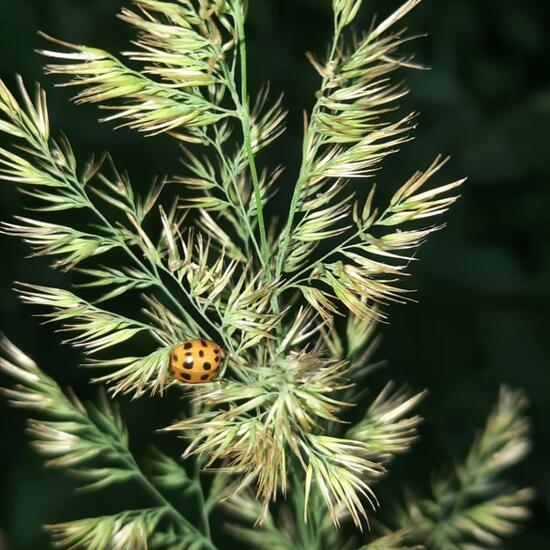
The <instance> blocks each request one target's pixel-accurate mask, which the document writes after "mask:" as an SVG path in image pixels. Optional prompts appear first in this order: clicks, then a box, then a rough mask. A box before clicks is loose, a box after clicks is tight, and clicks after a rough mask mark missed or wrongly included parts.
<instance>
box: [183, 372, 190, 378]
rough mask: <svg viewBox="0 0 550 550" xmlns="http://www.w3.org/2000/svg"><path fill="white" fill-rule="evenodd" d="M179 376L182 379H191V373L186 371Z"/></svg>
mask: <svg viewBox="0 0 550 550" xmlns="http://www.w3.org/2000/svg"><path fill="white" fill-rule="evenodd" d="M181 377H182V378H183V379H184V380H191V375H190V374H187V373H186V372H184V373H183V374H182V375H181Z"/></svg>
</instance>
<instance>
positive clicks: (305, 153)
mask: <svg viewBox="0 0 550 550" xmlns="http://www.w3.org/2000/svg"><path fill="white" fill-rule="evenodd" d="M341 31H342V29H341V27H340V25H339V24H338V22H337V19H336V17H335V18H334V36H333V38H332V45H331V50H330V54H329V58H328V59H329V60H328V63H327V66H328V67H330V66H331V65H333V64H334V62H335V57H336V52H337V48H338V41H339V39H340V33H341ZM329 79H330V76H325V77H324V78H323V81H322V83H321V89H320V92H321V94H322V93H323V92H324V90H325V88H326V86H327V84H328V82H329ZM320 109H321V103H320V101H317V102H316V103H315V105H314V107H313V111H312V113H311V117H310V121H309V124H308V127H307V129H306V135H305V136H304V142H303V147H302V163H301V166H300V172H299V174H298V180H297V182H296V186H295V187H294V192H293V193H292V199H291V202H290V208H289V211H288V218H287V222H286V225H285V228H284V230H283V236H282V238H281V241H280V245H279V250H278V253H277V259H276V265H275V277H279V276H280V275H281V273H282V271H283V268H284V262H285V259H286V253H287V250H288V246H289V244H290V238H291V236H292V230H293V225H294V218H295V217H296V214H297V210H298V204H299V202H300V197H301V194H302V188H303V186H304V184H305V182H306V181H307V179H308V177H309V170H310V166H309V164H308V159H309V158H311V152H310V148H311V146H312V142H313V138H314V135H315V131H316V129H315V118H316V116H317V115H318V113H319V111H320Z"/></svg>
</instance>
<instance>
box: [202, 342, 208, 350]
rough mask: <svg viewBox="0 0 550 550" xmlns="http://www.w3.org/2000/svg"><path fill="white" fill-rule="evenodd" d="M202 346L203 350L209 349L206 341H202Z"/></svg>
mask: <svg viewBox="0 0 550 550" xmlns="http://www.w3.org/2000/svg"><path fill="white" fill-rule="evenodd" d="M201 344H202V347H203V348H206V347H208V344H207V343H206V342H205V341H204V340H201Z"/></svg>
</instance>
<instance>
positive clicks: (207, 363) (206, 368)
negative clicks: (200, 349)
mask: <svg viewBox="0 0 550 550" xmlns="http://www.w3.org/2000/svg"><path fill="white" fill-rule="evenodd" d="M202 368H203V369H204V370H210V369H211V368H212V365H211V364H210V363H209V362H208V361H206V362H205V363H204V364H203V366H202Z"/></svg>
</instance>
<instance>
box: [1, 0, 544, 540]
mask: <svg viewBox="0 0 550 550" xmlns="http://www.w3.org/2000/svg"><path fill="white" fill-rule="evenodd" d="M122 4H123V2H121V1H120V0H86V1H85V0H49V1H47V2H45V1H44V0H18V1H17V2H12V3H10V4H9V7H8V6H5V7H4V9H3V10H2V11H1V13H0V77H1V78H4V79H5V80H6V81H7V82H8V83H9V84H13V74H14V73H16V72H17V73H21V74H22V75H23V76H24V77H25V79H26V81H27V82H31V81H32V80H36V79H40V80H41V81H43V82H44V83H45V84H46V87H47V88H50V89H51V88H52V85H53V82H52V80H46V78H45V77H44V76H43V74H42V72H41V63H42V60H41V59H40V58H39V56H38V55H36V54H34V53H33V50H35V49H36V48H39V47H41V46H43V45H44V43H43V41H42V40H41V39H40V38H39V37H38V36H37V34H36V31H37V30H38V29H41V30H44V31H45V32H48V33H49V34H52V35H55V36H59V37H62V38H64V39H67V40H69V41H74V42H77V43H87V44H96V45H98V46H100V47H103V48H105V49H108V50H115V51H116V50H118V49H121V48H123V47H124V45H125V42H126V41H127V39H128V38H129V36H127V32H128V31H127V29H126V28H125V26H124V25H123V24H122V23H121V22H120V21H118V20H117V19H115V18H114V14H115V13H116V12H117V11H118V10H119V8H120V7H121V5H122ZM397 4H398V2H397V1H394V0H369V2H368V6H370V9H367V10H365V11H366V12H367V13H366V14H365V15H366V17H369V18H370V16H372V14H373V13H377V12H379V13H380V14H381V15H383V14H384V13H385V12H386V11H389V9H391V8H395V7H396V6H397ZM329 15H330V5H329V2H328V1H327V2H322V1H320V0H254V1H252V2H251V14H250V22H249V27H250V29H249V39H250V57H251V59H250V63H251V68H250V74H251V75H252V79H253V82H255V83H257V84H259V83H261V82H262V81H263V80H270V81H271V83H272V89H273V91H274V92H278V91H284V92H285V94H286V97H285V103H286V105H287V106H288V107H289V108H290V115H289V119H288V120H289V131H288V132H287V133H286V134H285V137H284V138H283V139H282V140H280V142H279V143H278V144H276V145H275V146H274V147H273V148H272V149H271V152H270V153H269V155H270V158H269V159H266V160H269V161H270V163H271V164H275V163H276V162H277V161H281V160H282V161H284V162H285V163H286V164H288V165H290V166H294V167H296V170H297V166H298V163H297V160H298V158H299V154H300V139H301V134H302V120H301V112H302V110H303V109H304V108H309V107H310V106H311V104H312V101H313V97H312V94H313V91H314V90H315V86H316V83H317V76H316V73H315V72H314V70H313V69H311V68H310V67H309V65H308V62H307V61H306V59H305V57H304V56H303V53H304V52H306V51H313V52H316V53H320V54H322V53H324V52H323V49H322V48H323V47H324V46H323V45H324V44H326V41H327V38H328V36H329V34H330V32H329V28H330V23H331V22H330V17H329ZM364 22H365V21H363V22H358V26H359V25H361V23H364ZM409 28H410V30H411V31H412V32H413V33H424V32H428V33H429V36H428V37H427V38H425V39H423V40H421V41H420V42H418V43H417V44H415V46H414V48H415V51H416V52H418V55H417V58H418V60H420V61H421V62H423V63H425V64H426V65H428V66H431V67H432V70H431V71H429V72H419V73H414V74H412V75H409V78H408V81H409V84H410V88H411V89H412V93H411V95H410V97H409V98H408V100H407V105H406V107H405V109H404V110H406V109H407V108H411V109H413V110H415V111H420V112H421V117H420V128H419V131H418V133H417V139H416V140H415V141H414V142H412V143H410V144H407V145H406V146H405V147H404V148H403V150H402V153H401V154H400V155H399V156H398V157H396V158H394V159H389V160H388V162H387V164H386V165H385V167H384V170H383V173H382V174H381V175H380V177H379V178H378V180H379V184H380V186H381V187H384V185H386V186H387V188H388V190H390V189H394V188H395V187H394V184H393V183H392V182H395V181H402V180H403V178H404V177H405V176H407V175H408V174H409V173H410V172H412V170H413V169H414V168H415V167H417V166H419V165H424V164H427V163H428V162H429V161H430V160H431V157H432V153H433V152H434V151H441V152H442V153H444V154H447V153H450V154H452V156H453V160H452V162H451V163H449V165H448V166H447V167H446V174H445V176H448V178H447V179H449V178H457V177H460V176H462V175H467V176H469V178H470V179H469V181H468V183H467V184H466V186H465V188H464V191H463V198H462V199H461V201H460V202H459V204H458V206H457V207H456V208H454V209H453V212H452V213H451V214H450V216H449V217H448V227H447V229H446V230H445V231H444V232H442V233H440V234H438V235H437V236H436V237H435V238H433V239H432V240H431V243H430V244H429V245H427V246H426V247H425V248H423V249H422V251H421V256H422V260H423V261H422V262H420V263H419V264H418V265H417V266H415V267H414V268H413V273H414V274H413V279H414V281H412V282H411V287H414V288H418V289H420V290H419V292H418V293H417V295H416V299H418V300H419V303H418V304H413V305H410V306H409V307H402V306H396V307H393V309H392V311H391V312H390V319H391V323H390V324H388V325H387V326H385V327H383V329H382V333H383V335H384V343H383V349H382V350H381V353H380V356H381V357H387V358H388V359H389V367H388V369H391V375H392V377H394V378H395V379H396V380H397V381H398V382H401V381H403V380H408V381H410V382H411V384H413V386H414V387H415V388H417V389H421V388H424V387H427V388H428V389H429V391H430V395H429V397H428V399H426V401H425V403H424V404H423V406H422V408H421V413H422V414H423V416H424V417H425V418H426V419H427V420H426V422H425V424H424V425H423V426H422V429H421V434H422V440H421V442H420V443H419V444H418V445H417V447H416V448H415V449H414V451H413V452H412V453H411V454H410V455H407V456H406V457H403V458H401V459H400V460H398V461H396V465H395V467H394V470H393V473H392V476H390V477H389V478H388V479H387V481H385V482H384V484H383V487H381V489H382V491H381V492H382V493H383V494H382V504H383V503H384V500H386V501H387V500H389V497H391V498H394V497H395V496H396V495H399V494H401V493H402V484H403V480H404V479H405V478H408V479H412V480H418V481H417V483H418V484H419V487H417V488H419V489H424V487H423V484H425V483H427V482H428V480H427V479H426V478H425V477H423V476H422V475H419V473H420V472H427V471H429V469H434V468H435V469H437V468H439V467H440V466H441V464H442V462H443V463H445V464H447V465H448V466H451V465H452V457H454V456H458V455H462V454H464V451H465V449H466V448H467V445H468V442H469V441H470V439H471V436H472V429H473V428H472V427H473V426H476V425H481V423H482V422H483V419H484V417H485V416H486V414H487V412H488V411H489V409H490V408H491V405H492V403H493V402H494V401H495V398H496V395H497V391H498V386H499V384H500V383H501V382H506V383H508V384H509V385H511V386H512V387H522V388H523V389H524V390H525V392H526V393H527V394H528V396H529V398H530V400H531V410H530V414H531V416H532V418H533V421H534V442H535V448H534V451H533V452H532V453H531V455H530V456H529V457H528V458H527V460H526V461H525V462H524V463H523V464H522V465H521V466H519V467H518V468H517V469H516V470H515V476H516V477H515V480H516V482H517V485H519V486H524V485H530V486H533V487H535V488H536V490H537V492H538V499H537V500H536V502H535V504H534V515H533V520H532V521H531V523H530V524H529V525H528V526H527V527H526V529H525V530H524V531H523V532H522V533H521V534H520V535H518V536H517V537H516V538H515V539H513V540H512V541H511V542H509V543H508V546H507V548H529V549H534V550H536V549H538V548H540V549H542V548H548V541H549V540H550V527H549V526H550V468H549V467H548V465H549V464H550V445H549V444H548V442H549V441H550V424H549V423H548V420H547V419H548V417H550V400H549V399H548V398H547V393H548V374H547V372H548V371H547V369H548V365H549V362H550V339H549V338H548V336H547V331H548V329H549V327H550V324H549V322H548V312H549V311H550V223H549V222H550V215H549V213H548V212H549V207H548V205H549V204H550V140H549V139H548V136H547V134H548V127H549V125H550V76H549V72H548V67H549V66H550V46H549V45H548V41H547V38H546V32H547V29H548V28H550V6H549V5H548V2H547V1H545V0H525V1H523V2H516V1H514V0H424V2H423V3H422V5H421V6H420V7H419V8H418V9H417V10H415V13H414V14H413V16H412V17H410V18H409ZM49 96H50V105H51V110H52V118H53V119H54V120H55V121H56V124H57V127H58V128H62V129H63V130H64V131H65V132H66V133H67V134H68V135H69V136H71V139H72V141H73V143H74V145H75V149H76V150H77V151H80V152H81V155H82V157H84V156H85V155H87V154H88V153H90V152H92V151H101V150H104V149H109V150H110V151H111V152H112V153H113V156H114V157H115V158H116V159H117V162H118V164H119V165H120V166H126V167H131V168H130V173H131V174H134V180H141V182H142V183H143V184H144V185H145V184H147V183H149V181H150V179H151V176H152V175H153V174H154V173H156V172H160V173H167V172H171V171H174V170H175V168H176V167H177V149H176V145H175V144H174V143H173V142H172V141H171V140H170V139H168V138H163V137H161V138H155V139H154V141H150V142H148V143H145V142H144V139H143V138H141V137H139V136H136V135H135V134H134V133H132V132H130V131H126V130H121V131H117V132H113V131H111V127H109V126H108V125H103V126H101V125H98V124H97V123H96V122H95V114H96V111H95V109H94V108H93V107H76V106H74V105H72V104H69V103H67V99H68V98H69V97H70V90H67V89H59V90H56V91H55V92H52V91H50V94H49ZM295 176H296V173H295V172H293V171H292V170H289V171H288V173H286V174H285V177H284V180H281V181H282V186H283V188H284V193H289V190H290V186H291V184H292V183H293V181H294V180H295ZM285 184H286V186H285ZM24 203H25V200H24V197H23V196H22V195H19V194H17V193H16V192H15V191H14V190H13V189H11V188H8V187H7V186H5V187H3V188H2V201H1V202H0V219H3V220H5V219H7V218H8V217H9V216H10V215H11V213H13V212H14V211H20V209H21V208H22V206H23V204H24ZM0 242H1V244H0V246H1V249H2V258H3V262H2V266H3V267H2V270H1V271H0V289H1V293H2V294H1V299H0V307H1V317H2V320H3V322H2V326H3V328H5V329H6V330H7V331H8V334H9V336H10V338H12V339H13V340H14V341H15V342H17V343H18V344H19V345H21V346H22V347H23V348H25V349H26V350H28V352H29V353H30V354H31V355H33V356H34V357H36V358H37V359H39V360H40V362H41V363H42V364H43V365H44V366H45V367H46V370H47V371H48V372H56V378H57V379H62V380H63V381H64V382H65V383H66V384H71V385H73V386H75V387H77V388H78V390H79V392H80V393H81V394H84V395H86V394H90V393H92V392H93V390H91V389H89V388H87V387H86V386H85V385H84V376H82V375H81V374H80V373H79V370H78V369H77V368H76V367H75V365H76V364H77V363H78V354H77V353H76V352H74V351H72V350H70V349H68V348H65V347H61V346H60V342H61V340H62V337H61V336H55V337H52V336H51V331H50V327H42V326H40V325H39V323H38V321H37V320H36V319H30V318H29V313H30V309H29V308H28V307H23V306H22V305H21V304H20V303H19V302H18V300H17V299H16V296H15V294H14V293H13V292H12V290H11V286H12V283H13V281H14V280H21V279H24V280H28V281H30V282H35V283H43V284H55V283H61V281H60V278H61V277H62V276H61V275H58V274H55V273H53V272H51V271H48V270H47V265H46V264H45V262H44V261H42V260H39V259H33V260H30V261H27V260H24V255H25V254H26V253H27V252H28V251H27V250H25V247H24V246H23V245H22V244H21V243H19V242H18V241H16V240H13V239H8V238H7V237H2V238H1V241H0ZM65 277H70V274H68V275H65ZM385 376H387V374H386V375H385ZM153 403H154V406H155V408H154V409H153V408H152V404H153ZM0 406H1V407H2V412H1V415H2V416H1V418H2V435H1V437H2V449H3V452H2V454H1V455H0V471H1V475H2V479H1V480H0V487H2V497H1V500H0V529H1V531H0V548H2V550H3V549H4V546H2V544H4V545H6V546H5V547H6V548H8V549H10V550H26V549H29V550H30V549H33V550H37V549H38V550H40V549H42V548H44V549H45V548H48V542H47V538H46V537H45V535H44V534H43V533H42V532H41V531H40V529H39V527H38V526H39V525H40V524H41V523H51V522H55V521H58V520H59V518H61V517H62V518H73V517H74V518H78V517H82V516H83V515H85V514H93V513H94V512H97V507H95V506H94V498H95V497H86V498H85V499H81V500H79V504H78V509H77V508H76V507H75V505H74V501H72V500H71V492H72V489H73V485H72V484H71V482H70V481H67V480H66V479H65V478H64V477H63V476H62V475H61V474H60V473H58V472H54V471H44V470H43V466H42V463H41V461H40V459H39V458H38V457H36V456H35V455H34V454H33V453H32V452H31V450H30V448H29V446H28V444H27V443H26V441H25V438H24V437H23V435H22V431H23V418H22V416H21V415H19V414H18V413H17V411H13V410H8V409H7V408H6V407H5V404H4V403H2V404H1V405H0ZM158 407H163V408H165V409H167V410H169V411H174V414H177V409H178V404H177V403H176V402H175V401H174V400H172V399H170V398H169V399H166V400H164V401H162V402H160V401H159V400H155V401H147V400H140V401H137V402H134V403H133V404H132V406H131V407H127V408H128V410H127V414H128V417H129V418H130V420H131V422H132V421H133V422H134V424H137V423H139V425H140V430H139V431H140V432H141V433H142V434H143V435H144V437H145V436H146V434H148V433H151V432H152V430H154V428H155V427H156V426H157V425H158V423H157V422H156V418H157V417H159V416H160V413H161V411H159V410H158ZM133 443H134V445H135V446H138V447H139V445H140V441H134V442H133ZM379 492H380V491H379ZM134 497H135V495H132V494H130V493H128V494H127V495H125V499H127V501H128V502H133V498H134ZM118 504H119V506H118V508H120V506H121V505H123V504H122V503H118ZM102 511H103V508H102ZM4 540H5V541H7V542H2V541H4Z"/></svg>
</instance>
